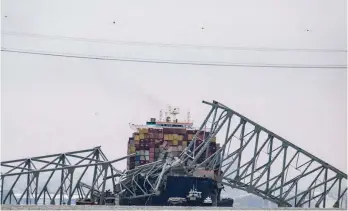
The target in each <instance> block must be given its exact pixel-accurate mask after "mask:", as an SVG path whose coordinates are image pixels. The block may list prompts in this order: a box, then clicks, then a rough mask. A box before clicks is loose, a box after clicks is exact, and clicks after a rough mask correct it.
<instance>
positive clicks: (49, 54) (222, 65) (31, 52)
mask: <svg viewBox="0 0 348 211" xmlns="http://www.w3.org/2000/svg"><path fill="white" fill-rule="evenodd" d="M1 51H3V52H12V53H22V54H32V55H40V56H55V57H66V58H77V59H91V60H108V61H121V62H138V63H155V64H177V65H199V66H221V67H267V68H307V69H345V68H347V66H345V65H304V64H300V65H296V64H242V63H223V62H202V61H178V60H177V61H175V60H158V59H146V58H122V57H112V56H96V55H83V54H67V53H57V52H44V51H33V50H22V49H8V48H1Z"/></svg>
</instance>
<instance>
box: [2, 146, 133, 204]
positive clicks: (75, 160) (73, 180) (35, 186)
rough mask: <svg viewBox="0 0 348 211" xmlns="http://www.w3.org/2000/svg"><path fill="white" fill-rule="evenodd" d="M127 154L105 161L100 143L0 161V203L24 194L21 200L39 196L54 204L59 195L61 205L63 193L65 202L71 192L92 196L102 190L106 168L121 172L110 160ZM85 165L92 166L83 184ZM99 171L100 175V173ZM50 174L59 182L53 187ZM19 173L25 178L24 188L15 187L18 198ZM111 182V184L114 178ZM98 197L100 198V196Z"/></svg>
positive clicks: (19, 200)
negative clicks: (87, 179) (89, 184)
mask: <svg viewBox="0 0 348 211" xmlns="http://www.w3.org/2000/svg"><path fill="white" fill-rule="evenodd" d="M127 157H128V156H126V157H123V158H120V159H116V160H112V161H108V159H107V158H106V156H105V154H104V153H103V152H102V151H101V149H100V147H95V148H92V149H85V150H79V151H72V152H66V153H58V154H52V155H44V156H37V157H31V158H24V159H17V160H10V161H3V162H1V167H2V171H3V170H4V169H6V168H7V170H8V171H7V172H5V173H2V174H1V204H6V203H12V199H13V200H14V201H13V202H14V203H16V204H22V203H23V201H22V200H23V197H24V196H25V199H26V200H25V202H24V204H38V201H39V200H40V199H41V200H43V203H44V204H46V200H48V201H49V202H48V203H50V204H56V198H57V196H58V195H59V196H58V197H59V199H58V200H59V201H58V203H59V204H60V205H61V204H63V203H65V202H64V195H67V199H68V200H67V202H66V203H67V204H68V205H69V204H71V200H72V197H73V195H74V194H75V193H76V194H78V196H79V198H80V199H83V198H88V197H91V198H93V197H94V196H95V194H93V193H94V192H95V191H97V192H104V191H105V181H106V180H105V177H106V176H107V174H108V172H110V174H111V175H114V174H119V173H121V172H120V171H119V170H117V169H116V168H115V167H114V166H112V164H113V163H115V162H118V161H120V160H123V159H125V158H127ZM43 164H44V165H43ZM89 167H93V168H94V169H93V170H92V171H93V173H92V175H93V179H92V181H89V182H90V183H91V186H88V187H86V184H84V183H83V182H82V181H83V179H84V178H86V176H85V174H86V172H87V170H88V168H89ZM78 170H82V172H79V173H80V174H79V175H76V173H77V171H78ZM56 172H58V173H60V175H57V174H55V173H56ZM45 173H46V174H49V176H48V177H46V178H44V179H41V180H40V175H41V177H42V176H43V175H44V174H45ZM74 173H75V174H74ZM103 173H104V175H103V177H101V176H102V174H103ZM46 176H47V175H46ZM53 176H58V177H60V178H59V179H60V183H59V186H58V187H55V188H53V185H52V182H51V181H52V178H53ZM23 177H26V178H24V179H25V180H26V181H25V182H26V185H25V189H24V191H16V192H17V194H18V193H19V194H20V196H19V198H17V197H16V196H15V192H14V189H15V188H16V185H17V183H18V181H19V180H20V179H21V178H23ZM14 178H15V179H14ZM7 179H14V181H13V183H12V185H11V187H10V188H9V189H8V190H7V193H6V194H4V184H5V183H6V181H7ZM50 182H51V183H50ZM112 182H113V184H115V179H113V180H112ZM84 189H87V192H86V193H85V192H84V191H83V190H84ZM50 193H53V195H52V196H51V195H50ZM31 199H32V200H33V201H31ZM100 200H103V199H102V198H101V199H100Z"/></svg>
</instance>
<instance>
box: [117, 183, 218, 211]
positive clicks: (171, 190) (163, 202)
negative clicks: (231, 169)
mask: <svg viewBox="0 0 348 211" xmlns="http://www.w3.org/2000/svg"><path fill="white" fill-rule="evenodd" d="M192 188H195V189H196V190H197V191H199V192H201V196H202V197H201V198H198V199H196V200H194V201H190V200H187V201H186V202H184V203H181V204H178V205H180V206H211V205H212V204H205V203H204V202H203V201H204V199H205V198H207V197H211V198H213V197H212V196H213V195H214V193H215V192H217V185H216V181H215V180H213V179H210V178H202V177H188V176H168V177H167V181H166V184H165V185H164V187H162V188H161V192H160V195H155V196H150V197H142V198H133V199H132V198H128V197H120V201H119V203H120V205H138V206H168V205H170V203H168V199H169V198H172V197H176V198H177V197H179V198H185V199H187V195H188V194H189V192H190V190H191V189H192Z"/></svg>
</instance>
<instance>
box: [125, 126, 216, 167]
mask: <svg viewBox="0 0 348 211" xmlns="http://www.w3.org/2000/svg"><path fill="white" fill-rule="evenodd" d="M138 130H139V132H136V133H133V136H132V137H130V138H129V141H128V154H132V153H136V156H135V157H130V158H128V163H127V169H129V170H130V169H134V168H135V167H137V166H140V165H144V164H146V163H151V162H154V161H157V160H160V159H163V158H164V156H165V154H166V152H167V156H169V157H177V156H179V155H180V153H181V152H182V151H183V150H184V149H185V148H186V147H187V146H188V145H189V144H190V142H191V141H192V139H193V137H194V135H195V134H196V133H197V130H187V129H184V128H174V127H173V128H139V129H138ZM208 135H209V133H208V132H201V133H200V134H199V136H198V139H197V142H196V147H198V146H199V145H200V144H202V140H204V138H205V137H207V136H208ZM218 148H219V144H216V138H215V137H214V138H213V139H212V141H211V143H210V146H209V150H208V156H210V155H212V154H213V153H214V152H216V150H217V149H218ZM205 157H206V154H205V153H203V155H202V156H201V157H200V159H199V160H198V162H201V161H203V160H204V159H205Z"/></svg>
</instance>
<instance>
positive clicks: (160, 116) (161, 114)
mask: <svg viewBox="0 0 348 211" xmlns="http://www.w3.org/2000/svg"><path fill="white" fill-rule="evenodd" d="M159 119H160V122H162V120H163V111H162V109H161V110H160V115H159Z"/></svg>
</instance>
